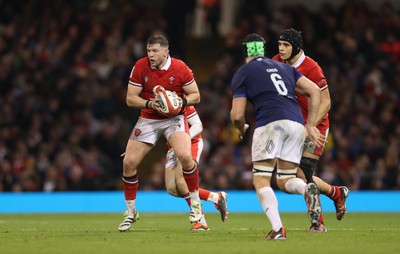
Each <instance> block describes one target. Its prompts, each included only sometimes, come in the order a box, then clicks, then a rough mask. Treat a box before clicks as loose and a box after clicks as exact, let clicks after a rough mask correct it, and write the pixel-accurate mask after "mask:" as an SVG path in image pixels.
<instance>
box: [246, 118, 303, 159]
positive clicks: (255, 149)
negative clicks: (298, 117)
mask: <svg viewBox="0 0 400 254" xmlns="http://www.w3.org/2000/svg"><path fill="white" fill-rule="evenodd" d="M304 140H305V127H304V126H303V125H302V124H300V123H298V122H295V121H290V120H278V121H274V122H272V123H269V124H267V125H264V126H261V127H258V128H256V129H255V130H254V134H253V144H252V147H251V154H252V160H253V162H254V161H262V160H266V159H274V158H279V159H282V160H285V161H290V162H294V163H297V164H299V163H300V159H301V155H302V153H303V145H304Z"/></svg>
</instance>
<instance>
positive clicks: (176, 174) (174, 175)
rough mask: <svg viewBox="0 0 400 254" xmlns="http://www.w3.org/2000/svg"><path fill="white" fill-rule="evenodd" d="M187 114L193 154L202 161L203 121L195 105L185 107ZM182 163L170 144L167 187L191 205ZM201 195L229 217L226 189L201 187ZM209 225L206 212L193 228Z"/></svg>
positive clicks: (201, 228) (166, 173) (223, 218)
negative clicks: (205, 216)
mask: <svg viewBox="0 0 400 254" xmlns="http://www.w3.org/2000/svg"><path fill="white" fill-rule="evenodd" d="M185 116H186V117H187V121H188V124H189V126H190V129H189V133H190V138H191V139H192V156H193V160H195V161H196V162H197V163H199V162H200V157H201V153H202V151H203V138H202V136H201V132H202V131H203V123H202V122H201V120H200V117H199V115H198V114H197V112H196V109H195V107H194V106H188V107H186V108H185ZM181 167H182V165H181V163H180V162H179V160H178V158H177V157H176V155H175V152H174V149H172V147H171V146H169V145H168V152H167V158H166V163H165V187H166V189H167V191H168V193H169V194H171V195H172V196H175V197H183V198H185V200H186V202H187V203H188V204H189V205H190V195H189V190H188V187H187V184H186V182H185V179H184V178H183V176H182V170H181ZM199 196H200V199H201V200H205V201H211V202H213V203H214V204H215V207H216V208H217V210H218V211H219V212H220V214H221V220H222V221H225V220H226V219H227V218H228V203H227V202H228V198H227V194H226V193H225V192H224V191H220V192H218V193H217V192H211V191H209V190H206V189H202V188H199ZM208 229H209V227H208V225H207V222H206V220H205V218H204V214H203V216H202V218H201V220H200V221H199V222H196V223H193V224H192V230H208Z"/></svg>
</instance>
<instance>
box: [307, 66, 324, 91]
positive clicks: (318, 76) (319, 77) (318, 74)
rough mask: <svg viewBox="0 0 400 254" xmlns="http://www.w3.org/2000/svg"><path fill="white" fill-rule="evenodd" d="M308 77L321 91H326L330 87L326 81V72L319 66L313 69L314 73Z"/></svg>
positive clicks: (311, 72)
mask: <svg viewBox="0 0 400 254" xmlns="http://www.w3.org/2000/svg"><path fill="white" fill-rule="evenodd" d="M307 77H308V78H309V79H310V80H311V81H313V82H314V83H315V84H317V86H319V88H320V89H321V90H324V89H326V88H327V87H328V81H327V80H326V77H325V75H324V72H323V71H322V69H321V67H319V66H318V65H317V66H316V67H315V68H313V69H312V71H310V73H309V74H308V75H307Z"/></svg>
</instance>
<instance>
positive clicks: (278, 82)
mask: <svg viewBox="0 0 400 254" xmlns="http://www.w3.org/2000/svg"><path fill="white" fill-rule="evenodd" d="M269 77H270V78H271V80H272V82H273V83H274V86H275V88H276V90H277V91H278V93H279V94H280V95H283V96H286V95H287V94H288V90H287V88H286V85H285V82H283V80H282V77H281V75H279V74H278V73H272V74H271V75H270V76H269Z"/></svg>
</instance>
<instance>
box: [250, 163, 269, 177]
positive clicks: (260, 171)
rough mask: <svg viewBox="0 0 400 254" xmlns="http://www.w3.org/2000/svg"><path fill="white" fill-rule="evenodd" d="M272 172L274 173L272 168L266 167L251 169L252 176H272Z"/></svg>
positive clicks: (256, 166)
mask: <svg viewBox="0 0 400 254" xmlns="http://www.w3.org/2000/svg"><path fill="white" fill-rule="evenodd" d="M272 172H274V168H273V167H268V166H261V165H255V166H254V167H253V175H255V176H268V177H271V176H272Z"/></svg>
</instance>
